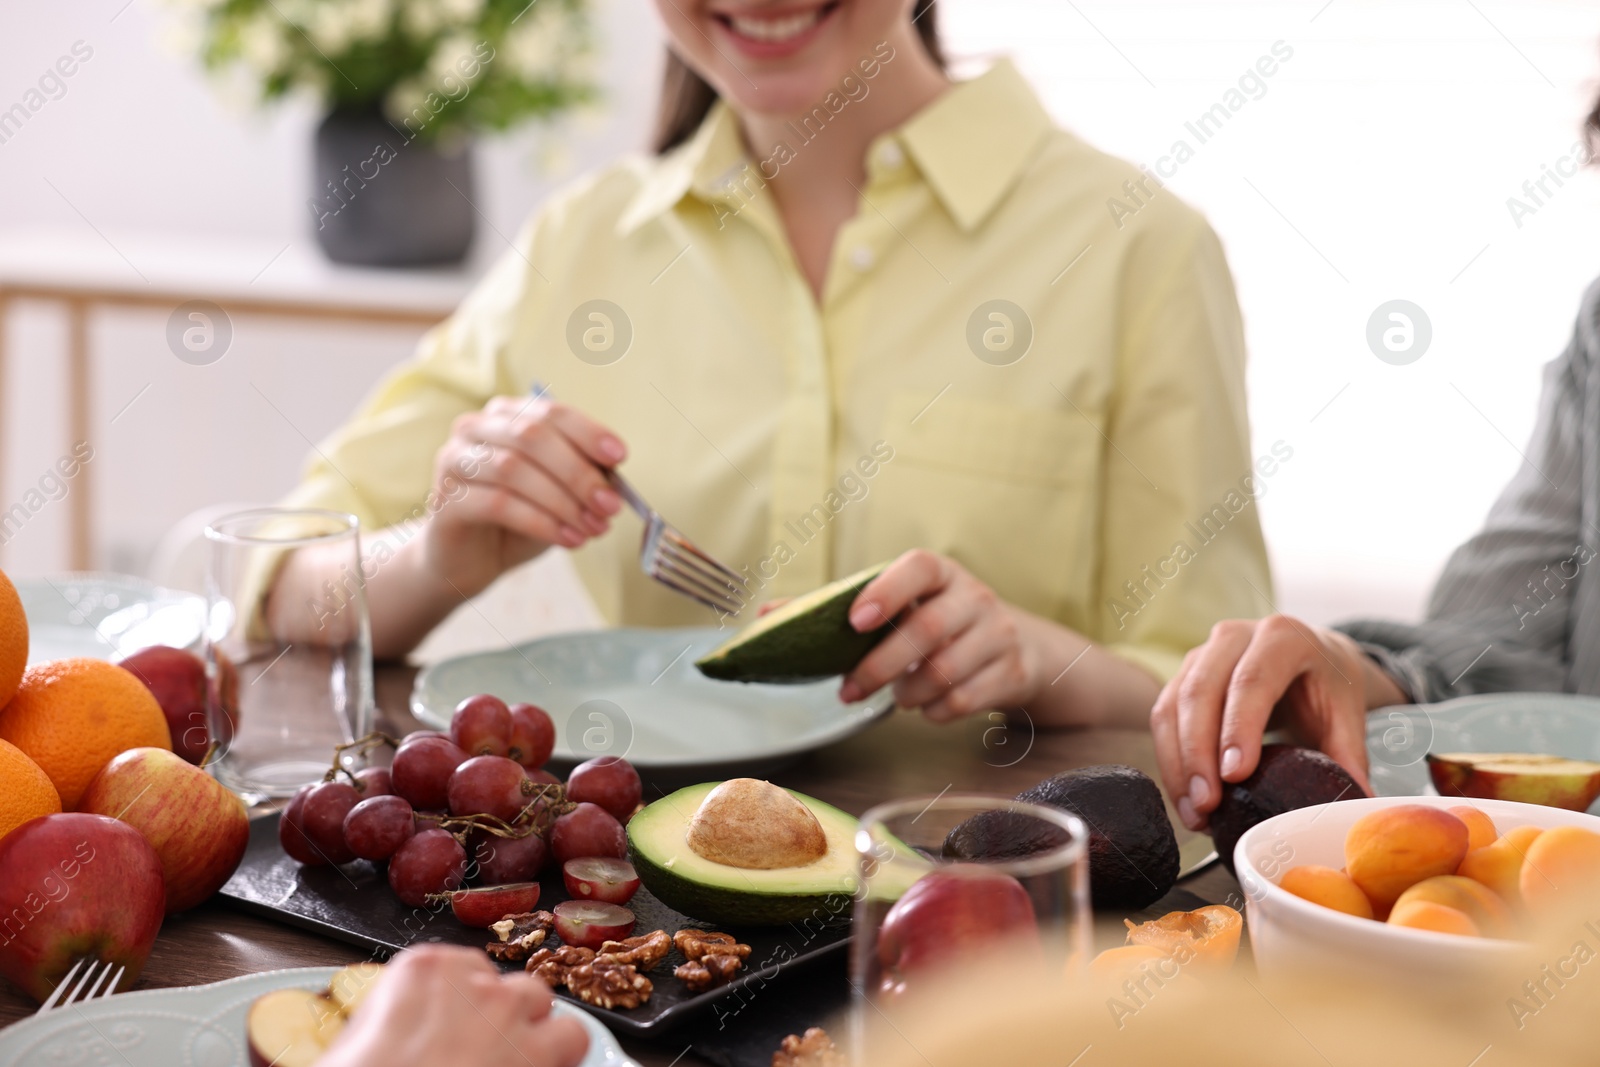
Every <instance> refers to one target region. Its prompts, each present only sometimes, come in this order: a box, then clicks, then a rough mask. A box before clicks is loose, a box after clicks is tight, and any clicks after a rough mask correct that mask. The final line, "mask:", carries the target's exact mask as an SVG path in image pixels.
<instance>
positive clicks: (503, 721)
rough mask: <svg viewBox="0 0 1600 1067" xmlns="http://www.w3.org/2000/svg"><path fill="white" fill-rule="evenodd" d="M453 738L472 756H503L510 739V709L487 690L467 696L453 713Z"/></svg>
mask: <svg viewBox="0 0 1600 1067" xmlns="http://www.w3.org/2000/svg"><path fill="white" fill-rule="evenodd" d="M450 740H452V741H454V742H455V743H456V744H457V745H460V746H461V751H463V752H465V753H466V754H467V755H469V756H504V755H505V754H506V748H507V746H508V745H509V744H510V742H511V712H510V710H509V709H507V707H506V702H505V701H503V700H501V699H500V698H499V697H495V696H490V695H489V694H488V693H479V694H478V695H477V696H475V697H468V698H467V699H465V700H463V701H462V702H461V703H459V704H457V705H456V711H455V714H454V715H452V716H451V717H450Z"/></svg>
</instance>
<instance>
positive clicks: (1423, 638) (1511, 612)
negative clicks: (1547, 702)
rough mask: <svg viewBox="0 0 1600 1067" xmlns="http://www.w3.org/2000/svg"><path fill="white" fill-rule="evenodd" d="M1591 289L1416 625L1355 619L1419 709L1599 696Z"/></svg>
mask: <svg viewBox="0 0 1600 1067" xmlns="http://www.w3.org/2000/svg"><path fill="white" fill-rule="evenodd" d="M1597 308H1600V286H1596V287H1591V288H1590V291H1589V293H1588V294H1586V297H1585V300H1584V304H1583V310H1582V312H1581V313H1580V315H1579V319H1578V327H1577V330H1576V331H1575V333H1574V336H1573V339H1572V342H1571V344H1569V345H1568V347H1567V350H1566V351H1565V352H1564V353H1563V354H1562V355H1561V357H1560V358H1559V359H1557V360H1555V361H1554V362H1552V363H1550V364H1549V365H1548V366H1547V367H1546V368H1545V375H1544V391H1543V395H1542V397H1541V400H1540V409H1539V417H1538V422H1537V424H1536V426H1535V428H1534V432H1533V439H1532V441H1531V443H1530V444H1529V446H1528V449H1527V452H1526V462H1524V463H1523V464H1522V465H1521V466H1520V467H1519V468H1518V469H1517V472H1516V474H1515V475H1514V476H1513V477H1512V479H1511V481H1510V483H1509V484H1507V486H1506V487H1505V489H1504V490H1503V491H1502V492H1501V494H1500V497H1499V499H1498V500H1496V501H1495V504H1494V506H1493V507H1492V508H1491V509H1490V511H1489V516H1488V519H1487V520H1486V521H1485V523H1484V526H1483V529H1482V530H1480V531H1479V532H1478V533H1477V534H1475V535H1474V536H1473V537H1472V538H1470V539H1469V540H1468V541H1467V542H1466V543H1465V544H1463V545H1461V547H1459V548H1457V549H1456V550H1455V552H1454V553H1453V554H1452V555H1451V557H1450V560H1449V562H1448V563H1447V564H1446V566H1445V570H1444V573H1443V574H1442V575H1440V577H1439V581H1438V583H1437V584H1436V585H1435V587H1434V590H1433V594H1432V596H1431V597H1430V598H1429V602H1428V608H1427V613H1426V616H1425V617H1424V619H1423V621H1422V622H1420V623H1415V624H1406V623H1396V622H1386V621H1381V620H1358V621H1355V622H1349V623H1345V624H1343V625H1341V626H1339V627H1338V629H1340V630H1343V631H1344V632H1345V633H1347V634H1349V635H1350V636H1351V637H1353V638H1355V639H1356V640H1357V641H1358V642H1360V643H1361V644H1362V646H1363V648H1365V649H1366V651H1367V653H1368V654H1369V655H1371V656H1372V657H1373V658H1374V659H1375V660H1376V661H1377V662H1378V663H1379V665H1380V666H1382V667H1383V668H1384V669H1385V670H1387V671H1388V672H1389V673H1390V674H1391V675H1393V676H1394V677H1395V679H1396V680H1397V681H1398V682H1399V683H1400V684H1401V685H1402V686H1403V687H1404V688H1405V689H1406V690H1407V691H1408V692H1409V693H1410V695H1411V697H1412V699H1413V700H1415V701H1417V702H1419V703H1425V702H1432V701H1437V700H1445V699H1448V698H1450V697H1455V696H1462V695H1464V694H1467V693H1482V692H1497V691H1507V690H1540V691H1561V690H1567V691H1575V692H1589V693H1593V692H1595V691H1596V689H1597V687H1600V677H1597V675H1600V654H1597V653H1600V648H1597V640H1596V639H1597V637H1600V579H1597V578H1596V576H1595V575H1594V574H1592V573H1591V570H1595V569H1600V568H1591V567H1590V566H1589V564H1591V563H1592V562H1593V561H1594V560H1595V558H1596V552H1597V548H1600V530H1597V529H1596V527H1595V513H1594V510H1595V507H1596V504H1597V497H1600V494H1597V493H1596V491H1595V489H1596V485H1597V484H1600V469H1597V465H1600V455H1597V449H1596V441H1597V439H1600V438H1597V433H1596V430H1597V423H1596V407H1595V398H1596V395H1597V389H1596V382H1595V381H1594V380H1593V379H1594V377H1595V360H1594V358H1593V357H1594V353H1595V350H1596V349H1595V337H1596V334H1595V319H1596V310H1597Z"/></svg>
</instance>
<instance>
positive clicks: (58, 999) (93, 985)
mask: <svg viewBox="0 0 1600 1067" xmlns="http://www.w3.org/2000/svg"><path fill="white" fill-rule="evenodd" d="M126 969H127V968H126V967H123V966H121V965H119V964H116V963H112V962H110V961H109V960H106V961H102V960H91V959H80V960H77V961H75V962H74V963H73V965H72V967H71V969H70V970H68V971H67V973H66V974H64V975H62V976H61V981H60V982H57V983H56V988H55V991H54V992H52V993H51V994H50V999H48V1000H46V1001H45V1002H44V1003H43V1004H41V1005H39V1012H40V1013H41V1014H42V1013H44V1012H47V1011H49V1010H50V1009H51V1008H65V1007H68V1006H69V1005H72V1004H78V1003H82V1002H83V1001H86V1000H93V999H94V998H96V997H109V996H110V995H111V994H113V993H115V992H116V991H117V983H118V982H120V981H122V973H123V971H125V970H126ZM80 972H81V973H80ZM74 977H76V979H77V981H76V982H74V981H73V979H74ZM69 987H70V988H69Z"/></svg>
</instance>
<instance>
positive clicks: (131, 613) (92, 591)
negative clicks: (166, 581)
mask: <svg viewBox="0 0 1600 1067" xmlns="http://www.w3.org/2000/svg"><path fill="white" fill-rule="evenodd" d="M16 585H17V595H18V596H20V597H21V598H22V610H23V611H24V612H26V613H27V616H28V662H29V663H40V662H43V661H44V660H48V659H65V658H67V657H69V656H92V657H94V658H96V659H115V658H118V657H121V656H125V655H128V654H129V653H131V652H137V651H138V650H139V649H141V648H146V647H148V646H150V645H171V646H173V647H174V648H190V647H194V646H198V644H199V642H200V623H201V620H202V619H203V618H204V616H205V601H204V600H203V599H201V598H200V597H198V596H195V595H194V594H193V593H179V592H175V591H174V590H171V589H163V588H161V587H160V586H158V585H152V584H151V583H149V582H146V581H144V580H143V579H140V578H135V577H132V576H131V575H126V574H87V573H80V574H61V575H56V576H54V577H50V578H36V579H32V580H25V581H19V582H17V583H16Z"/></svg>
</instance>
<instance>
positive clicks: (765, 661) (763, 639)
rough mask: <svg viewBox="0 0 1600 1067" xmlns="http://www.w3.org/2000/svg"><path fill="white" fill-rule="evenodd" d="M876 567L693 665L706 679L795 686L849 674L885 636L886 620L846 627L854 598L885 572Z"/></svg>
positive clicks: (771, 617) (789, 608) (804, 600)
mask: <svg viewBox="0 0 1600 1067" xmlns="http://www.w3.org/2000/svg"><path fill="white" fill-rule="evenodd" d="M887 566H888V564H887V563H879V564H877V565H876V566H873V567H868V568H867V569H866V570H864V571H858V572H857V573H855V574H852V575H850V576H849V577H848V578H840V579H839V580H838V581H836V582H830V583H829V584H827V585H825V586H823V587H822V588H820V589H814V590H812V591H811V592H809V593H807V594H805V595H804V596H798V597H795V598H794V599H793V600H791V601H789V602H788V603H787V604H785V605H783V606H782V607H780V608H777V609H775V610H773V611H769V612H767V614H765V615H763V616H761V617H760V618H759V619H756V620H755V621H754V622H752V623H751V624H750V625H749V626H746V627H745V628H744V629H743V630H740V631H739V633H738V634H736V635H735V636H734V637H733V638H732V639H731V640H729V641H727V642H726V643H724V644H723V645H721V646H719V647H718V648H715V649H713V650H712V651H710V652H708V653H707V654H706V655H704V656H702V657H701V658H700V659H698V660H696V661H695V666H696V667H698V668H700V673H701V674H704V675H705V676H706V677H707V678H716V679H718V680H719V681H725V682H776V683H780V684H785V685H797V684H800V683H802V682H815V681H819V680H821V679H823V678H832V677H834V676H836V675H840V674H848V673H849V672H850V671H852V670H854V669H855V666H856V664H858V663H860V662H861V661H862V659H863V658H865V657H866V654H867V653H868V652H871V651H872V649H873V648H874V647H875V646H876V645H877V643H878V642H879V641H882V640H883V639H884V637H885V636H886V635H887V634H888V632H889V623H888V622H887V621H885V622H884V624H883V625H882V626H880V627H878V628H877V629H876V630H871V631H868V632H867V633H858V632H857V631H856V629H855V628H854V627H852V626H851V625H850V606H851V605H852V604H854V603H855V599H856V595H857V594H859V593H860V592H861V590H862V589H864V588H866V586H867V583H868V582H870V581H872V579H874V578H876V577H877V576H878V575H879V574H881V573H882V572H883V569H884V568H885V567H887Z"/></svg>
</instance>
